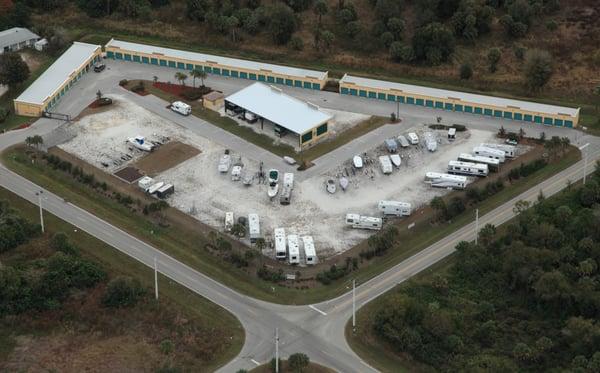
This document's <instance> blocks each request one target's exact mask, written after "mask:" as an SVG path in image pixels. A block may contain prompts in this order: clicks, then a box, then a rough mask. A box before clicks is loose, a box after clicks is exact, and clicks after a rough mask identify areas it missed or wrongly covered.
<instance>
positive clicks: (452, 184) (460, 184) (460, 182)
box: [425, 172, 467, 189]
mask: <svg viewBox="0 0 600 373" xmlns="http://www.w3.org/2000/svg"><path fill="white" fill-rule="evenodd" d="M425 182H426V183H428V184H430V185H431V186H432V187H436V188H451V189H465V187H466V186H467V177H466V176H459V175H450V174H443V173H439V172H427V173H426V174H425Z"/></svg>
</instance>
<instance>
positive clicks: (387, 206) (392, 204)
mask: <svg viewBox="0 0 600 373" xmlns="http://www.w3.org/2000/svg"><path fill="white" fill-rule="evenodd" d="M411 208H412V207H411V205H410V203H407V202H398V201H379V203H378V204H377V209H378V210H379V211H381V212H382V213H383V214H384V215H394V216H409V215H410V213H411Z"/></svg>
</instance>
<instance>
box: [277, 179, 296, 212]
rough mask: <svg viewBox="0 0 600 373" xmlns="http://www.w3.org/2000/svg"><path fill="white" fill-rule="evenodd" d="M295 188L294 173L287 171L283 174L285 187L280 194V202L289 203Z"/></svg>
mask: <svg viewBox="0 0 600 373" xmlns="http://www.w3.org/2000/svg"><path fill="white" fill-rule="evenodd" d="M293 189H294V174H293V173H291V172H286V173H284V174H283V188H282V189H281V194H280V195H279V203H281V204H282V205H289V204H290V200H291V198H292V190H293Z"/></svg>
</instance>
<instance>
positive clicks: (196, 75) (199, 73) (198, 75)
mask: <svg viewBox="0 0 600 373" xmlns="http://www.w3.org/2000/svg"><path fill="white" fill-rule="evenodd" d="M189 74H190V76H191V77H192V79H193V85H194V88H196V79H197V78H198V79H202V86H203V87H204V78H206V72H204V71H202V70H200V69H193V70H192V71H190V73H189Z"/></svg>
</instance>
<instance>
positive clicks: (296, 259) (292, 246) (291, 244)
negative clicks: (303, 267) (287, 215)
mask: <svg viewBox="0 0 600 373" xmlns="http://www.w3.org/2000/svg"><path fill="white" fill-rule="evenodd" d="M287 239H288V251H289V252H288V263H290V264H300V241H299V240H298V236H297V235H295V234H290V235H288V236H287Z"/></svg>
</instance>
